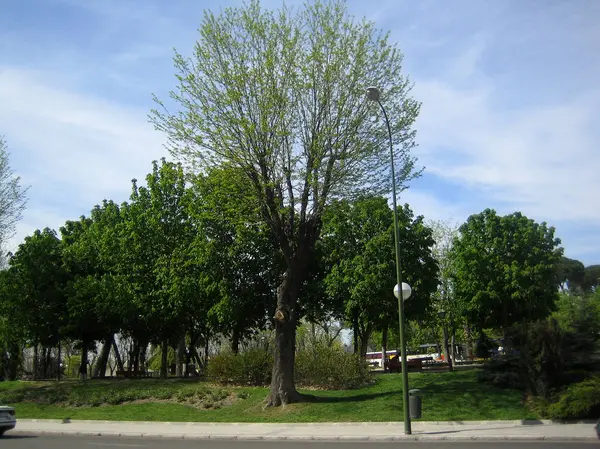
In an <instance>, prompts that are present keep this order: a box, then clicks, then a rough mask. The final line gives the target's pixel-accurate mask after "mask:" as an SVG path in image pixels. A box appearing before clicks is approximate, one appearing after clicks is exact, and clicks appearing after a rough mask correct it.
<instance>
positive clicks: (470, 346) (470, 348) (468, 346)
mask: <svg viewBox="0 0 600 449" xmlns="http://www.w3.org/2000/svg"><path fill="white" fill-rule="evenodd" d="M465 335H466V340H467V341H466V345H465V346H466V348H465V350H466V351H465V352H466V358H467V360H471V359H472V358H473V339H472V338H471V328H470V327H469V326H465Z"/></svg>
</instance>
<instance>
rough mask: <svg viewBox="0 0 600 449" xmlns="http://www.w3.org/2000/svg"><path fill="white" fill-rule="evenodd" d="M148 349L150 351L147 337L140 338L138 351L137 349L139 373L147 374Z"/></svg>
mask: <svg viewBox="0 0 600 449" xmlns="http://www.w3.org/2000/svg"><path fill="white" fill-rule="evenodd" d="M146 351H148V340H145V339H143V340H140V342H139V343H138V351H137V360H138V363H137V365H138V367H137V372H138V375H139V374H140V373H142V374H144V375H145V374H146Z"/></svg>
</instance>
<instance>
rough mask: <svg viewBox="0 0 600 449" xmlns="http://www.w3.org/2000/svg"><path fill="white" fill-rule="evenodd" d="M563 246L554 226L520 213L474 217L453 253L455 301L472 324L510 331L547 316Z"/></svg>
mask: <svg viewBox="0 0 600 449" xmlns="http://www.w3.org/2000/svg"><path fill="white" fill-rule="evenodd" d="M559 244H560V240H559V239H556V238H554V228H553V227H548V226H547V225H546V224H545V223H541V224H539V223H536V222H535V221H533V220H530V219H528V218H527V217H525V216H524V215H522V214H521V213H519V212H516V213H513V214H511V215H506V216H504V217H500V216H498V215H497V214H496V212H495V211H493V210H491V209H486V210H485V211H483V212H482V213H480V214H476V215H471V216H470V217H469V218H468V220H467V222H466V223H465V224H463V225H462V226H461V227H460V236H458V237H457V238H455V239H454V244H453V249H452V253H451V254H452V258H453V264H454V266H455V272H454V275H453V276H454V280H453V282H454V288H455V297H456V300H457V301H458V302H459V303H460V304H461V307H462V309H463V310H464V311H465V313H466V315H467V317H468V319H469V322H471V323H473V324H474V325H476V326H477V327H478V328H479V329H483V328H493V329H506V328H507V327H510V326H511V325H513V324H515V323H518V322H520V321H533V320H536V319H540V318H545V317H547V316H548V314H549V313H550V312H551V311H552V310H553V308H554V303H555V301H556V299H557V297H558V278H557V276H556V265H557V264H558V262H559V261H560V257H561V254H562V249H561V248H557V246H558V245H559Z"/></svg>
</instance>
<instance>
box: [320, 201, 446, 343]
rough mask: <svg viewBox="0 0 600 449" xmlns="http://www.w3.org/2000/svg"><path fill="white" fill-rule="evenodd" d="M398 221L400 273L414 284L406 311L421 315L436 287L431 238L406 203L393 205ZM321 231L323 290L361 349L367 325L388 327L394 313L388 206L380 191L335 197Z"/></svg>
mask: <svg viewBox="0 0 600 449" xmlns="http://www.w3.org/2000/svg"><path fill="white" fill-rule="evenodd" d="M398 226H399V229H400V241H401V245H400V251H401V253H400V256H401V260H402V271H403V279H404V280H405V281H406V282H408V283H409V284H410V285H411V287H412V288H413V295H412V296H411V298H409V299H408V300H406V301H405V311H406V315H407V316H408V317H409V318H411V319H415V318H419V317H423V316H424V315H425V312H426V310H427V308H428V306H429V304H430V299H431V295H432V293H433V292H434V291H435V290H436V288H437V282H438V281H437V277H436V276H437V264H436V262H435V260H434V258H433V256H432V254H431V247H432V246H433V243H434V242H433V238H432V233H431V229H429V228H428V227H426V226H425V225H424V224H423V217H416V218H413V213H412V211H411V210H410V208H409V207H408V205H405V206H404V208H399V210H398ZM323 234H324V236H323V243H322V245H323V248H326V249H327V252H326V254H327V258H328V259H329V265H330V266H331V270H330V272H329V274H327V276H326V277H325V280H324V282H325V286H326V290H327V293H328V295H329V297H330V298H331V299H332V302H333V303H334V304H338V307H342V310H343V312H344V316H345V318H346V320H347V321H349V322H350V323H352V324H353V327H354V331H355V332H358V333H359V335H360V339H361V341H362V342H363V344H362V349H363V350H364V349H365V347H366V346H365V343H366V341H367V340H368V338H369V335H370V333H371V331H372V330H375V329H381V328H383V327H384V326H385V327H392V326H394V325H395V323H396V322H397V319H398V313H397V310H398V305H397V304H398V302H397V300H396V298H395V297H394V294H393V286H394V285H395V283H396V276H395V273H396V270H395V250H394V228H393V211H392V210H390V208H389V206H388V204H387V200H386V199H385V198H383V197H363V198H360V199H358V200H356V201H354V202H349V201H340V202H336V203H334V204H333V205H332V206H331V208H330V210H329V212H328V213H327V214H326V216H325V219H324V224H323Z"/></svg>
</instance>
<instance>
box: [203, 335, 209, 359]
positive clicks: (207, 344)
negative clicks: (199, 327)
mask: <svg viewBox="0 0 600 449" xmlns="http://www.w3.org/2000/svg"><path fill="white" fill-rule="evenodd" d="M209 349H210V335H209V334H208V332H207V333H206V338H205V339H204V367H206V365H208V351H209Z"/></svg>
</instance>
